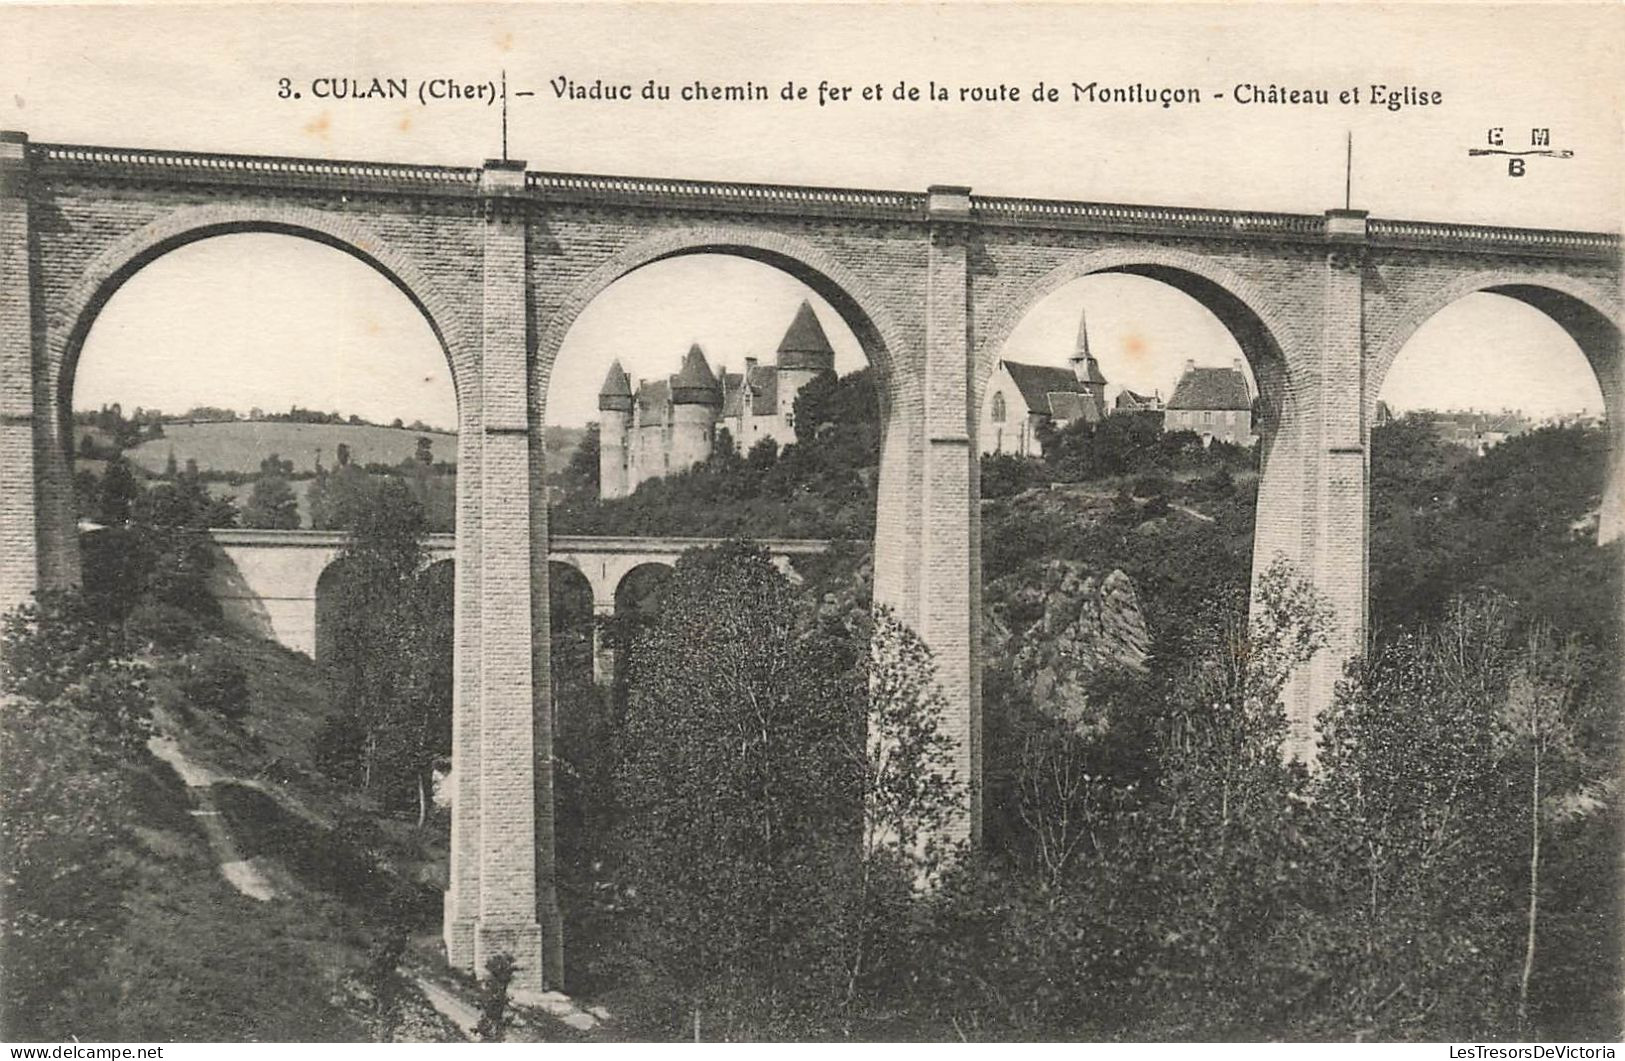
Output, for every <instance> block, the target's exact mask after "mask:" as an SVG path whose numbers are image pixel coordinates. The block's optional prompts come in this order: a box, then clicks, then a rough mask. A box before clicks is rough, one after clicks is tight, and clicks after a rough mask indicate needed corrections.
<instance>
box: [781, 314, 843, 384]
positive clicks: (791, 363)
mask: <svg viewBox="0 0 1625 1061" xmlns="http://www.w3.org/2000/svg"><path fill="white" fill-rule="evenodd" d="M779 367H780V368H792V369H793V368H799V369H809V370H811V371H814V372H822V371H833V370H834V368H835V351H834V349H833V348H832V347H831V346H830V345H829V337H828V336H826V335H825V334H824V326H823V325H822V324H819V323H818V314H816V313H814V312H813V308H812V306H811V305H809V304H808V303H807V301H806V300H805V299H803V300H802V302H801V306H800V308H798V309H797V310H796V316H795V319H794V320H792V321H791V322H790V328H789V330H788V331H786V332H785V333H784V338H783V339H781V340H780V341H779Z"/></svg>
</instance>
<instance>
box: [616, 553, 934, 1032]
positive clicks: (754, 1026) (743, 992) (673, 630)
mask: <svg viewBox="0 0 1625 1061" xmlns="http://www.w3.org/2000/svg"><path fill="white" fill-rule="evenodd" d="M875 633H876V634H877V636H876V637H875V638H874V642H873V643H874V645H875V649H874V652H875V654H874V656H873V657H871V655H870V644H871V642H870V640H869V635H870V631H868V630H867V629H866V628H864V627H863V626H862V625H861V624H860V625H857V626H854V627H850V628H848V627H845V626H841V625H838V624H837V625H831V624H829V623H823V622H819V621H817V620H815V619H814V618H813V617H812V616H811V615H810V614H808V613H807V612H806V611H804V610H803V609H802V608H801V607H800V606H799V604H798V600H797V596H796V591H795V589H794V587H792V586H791V585H790V583H789V582H788V581H787V580H786V579H785V578H784V577H783V576H782V575H781V574H780V573H779V572H778V571H777V570H776V569H775V568H774V567H773V565H772V562H771V561H770V559H769V558H768V557H767V555H766V554H765V553H764V552H762V551H761V550H759V549H755V548H752V547H748V546H744V545H730V546H726V547H723V548H721V549H717V550H706V551H701V552H693V553H689V554H687V555H685V556H684V557H683V559H682V560H681V561H679V563H678V566H677V570H676V572H675V573H674V575H673V576H672V579H671V581H670V582H669V583H668V584H667V588H666V590H665V593H664V596H663V598H662V608H661V611H660V615H659V617H658V618H657V619H656V621H655V622H654V624H653V625H652V626H650V627H649V628H647V629H646V630H645V632H644V633H643V634H641V635H640V636H639V637H638V638H637V640H636V641H635V643H634V645H633V648H632V652H631V656H630V659H629V660H628V664H627V666H628V669H629V679H628V687H627V688H628V692H627V702H626V709H625V717H624V722H623V725H622V726H621V727H620V733H619V735H618V738H617V744H618V746H619V748H620V761H619V765H618V767H617V770H616V774H615V782H616V783H615V789H616V793H617V802H618V804H619V805H620V807H621V810H622V814H623V823H622V826H621V828H620V829H618V830H617V837H618V839H619V841H620V847H621V849H620V852H619V853H620V856H621V864H622V865H623V866H624V867H625V870H624V872H625V884H626V886H627V887H626V893H627V894H628V895H629V896H630V897H631V899H630V900H629V901H630V904H631V910H630V914H631V924H630V926H629V931H628V938H627V941H626V943H627V950H628V952H629V953H630V954H632V955H633V956H634V957H635V960H636V962H637V964H638V965H639V966H641V968H642V969H643V971H644V974H645V976H646V977H647V978H649V979H650V981H651V983H652V985H653V986H654V988H655V989H656V990H657V991H661V992H664V993H666V994H667V995H668V997H670V998H672V999H673V1001H674V1004H677V1005H679V1006H681V1008H682V1010H683V1011H684V1012H689V1011H699V1010H704V1011H705V1012H707V1013H712V1014H715V1016H713V1017H712V1021H713V1022H714V1023H713V1026H715V1024H721V1025H722V1026H723V1029H724V1034H729V1035H732V1034H737V1033H741V1032H744V1033H746V1034H763V1033H768V1032H770V1031H771V1032H774V1033H777V1034H785V1033H786V1032H788V1031H791V1030H794V1029H801V1030H805V1029H806V1028H807V1027H810V1026H812V1025H814V1024H816V1023H817V1022H818V1021H819V1020H820V1019H822V1018H823V1017H827V1016H828V1015H829V1014H831V1013H833V1012H836V1011H839V1010H840V1009H841V1007H842V1006H843V1005H845V1004H846V1003H847V1002H848V1001H849V1000H851V999H852V998H853V997H854V995H855V993H856V992H857V991H859V989H861V988H864V987H867V986H868V985H869V983H870V982H872V980H873V978H874V975H875V974H876V973H877V971H878V966H879V965H880V964H881V962H882V960H883V958H884V957H885V956H888V955H890V956H892V957H893V958H894V959H895V953H896V948H895V947H890V948H888V947H887V946H885V945H884V942H883V940H882V939H881V938H880V937H881V936H882V934H883V933H882V929H883V928H885V927H888V926H896V925H897V924H898V923H899V922H898V919H896V918H885V917H882V916H880V914H879V912H878V911H877V908H876V906H877V904H880V903H882V902H894V901H895V897H897V896H899V895H902V896H907V895H908V894H909V891H910V889H911V887H912V883H913V880H914V876H913V871H914V869H915V868H916V866H917V865H918V863H917V861H916V859H917V857H918V856H920V855H921V854H923V853H925V851H926V846H927V845H924V844H923V843H921V842H920V841H921V837H922V833H923V832H924V831H925V830H928V829H931V828H934V827H935V826H936V825H937V824H939V823H940V821H941V820H942V818H943V816H945V815H946V814H947V813H949V811H948V809H946V808H945V807H943V806H941V805H940V804H939V803H938V802H937V801H938V799H939V797H943V796H944V794H945V793H946V791H947V790H948V789H949V788H950V787H951V783H952V782H951V779H948V778H944V777H942V776H941V774H940V772H938V771H939V770H940V767H941V764H942V759H943V756H944V752H943V742H942V738H941V737H940V734H939V732H938V731H937V730H936V728H935V726H934V724H933V723H932V721H931V720H930V719H929V718H928V717H926V715H928V714H929V713H930V712H932V711H934V710H936V709H937V707H938V704H937V701H936V700H934V699H933V695H932V694H931V692H930V689H931V684H930V678H929V677H928V675H927V674H926V673H925V671H926V670H927V669H928V666H929V664H928V659H927V658H926V657H925V656H924V654H923V646H921V645H920V644H919V642H918V641H917V639H913V638H912V637H911V635H905V634H904V633H903V632H902V630H901V628H900V627H899V626H897V625H896V624H895V623H894V622H893V621H891V620H889V619H886V618H884V617H883V618H882V619H881V620H879V625H878V627H877V630H876V631H875ZM871 683H872V684H871ZM871 689H872V690H873V692H872V693H871ZM867 718H872V719H874V720H875V722H876V727H875V729H874V730H873V731H872V732H871V733H870V734H869V735H866V727H865V720H866V719H867ZM866 809H867V811H868V812H869V814H870V816H871V817H870V825H869V826H867V827H866V826H865V824H864V814H865V811H866ZM892 908H893V909H894V910H895V906H894V907H892ZM809 1022H810V1023H809Z"/></svg>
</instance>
